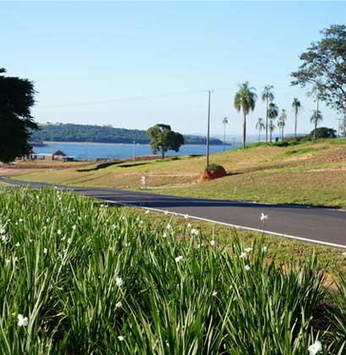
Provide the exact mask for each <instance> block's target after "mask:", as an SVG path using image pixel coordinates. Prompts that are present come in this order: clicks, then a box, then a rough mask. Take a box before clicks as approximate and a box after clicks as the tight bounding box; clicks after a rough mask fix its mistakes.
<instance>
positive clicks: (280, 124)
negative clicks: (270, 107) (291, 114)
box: [278, 109, 287, 140]
mask: <svg viewBox="0 0 346 355" xmlns="http://www.w3.org/2000/svg"><path fill="white" fill-rule="evenodd" d="M286 120H287V114H286V110H285V109H282V111H281V115H280V117H279V121H278V128H279V129H280V130H281V140H282V139H284V129H285V125H286Z"/></svg>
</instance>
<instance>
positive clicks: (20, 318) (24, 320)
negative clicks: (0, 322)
mask: <svg viewBox="0 0 346 355" xmlns="http://www.w3.org/2000/svg"><path fill="white" fill-rule="evenodd" d="M17 318H18V323H17V324H18V325H19V326H20V327H26V326H27V325H28V324H29V321H28V317H23V315H21V314H18V316H17Z"/></svg>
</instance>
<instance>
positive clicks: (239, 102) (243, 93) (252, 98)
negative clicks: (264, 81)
mask: <svg viewBox="0 0 346 355" xmlns="http://www.w3.org/2000/svg"><path fill="white" fill-rule="evenodd" d="M256 99H257V95H256V94H255V93H254V88H252V87H249V83H248V82H245V83H243V84H241V85H239V90H238V92H237V93H236V94H235V97H234V107H235V108H236V110H237V111H238V112H240V111H243V148H245V144H246V116H247V115H248V114H249V113H250V111H253V110H254V109H255V105H256Z"/></svg>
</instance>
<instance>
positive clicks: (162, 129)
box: [147, 124, 184, 159]
mask: <svg viewBox="0 0 346 355" xmlns="http://www.w3.org/2000/svg"><path fill="white" fill-rule="evenodd" d="M147 135H148V136H149V137H150V139H151V140H150V146H151V150H152V152H153V153H154V154H156V153H157V152H161V157H162V159H163V158H164V157H165V154H166V152H167V151H168V150H174V151H176V152H178V151H179V148H180V147H181V145H183V144H184V136H183V135H182V134H180V133H178V132H174V131H172V130H171V126H169V125H166V124H156V125H155V126H153V127H150V128H149V129H148V130H147Z"/></svg>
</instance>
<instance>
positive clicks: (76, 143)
mask: <svg viewBox="0 0 346 355" xmlns="http://www.w3.org/2000/svg"><path fill="white" fill-rule="evenodd" d="M42 143H43V144H46V145H49V144H74V145H85V144H87V145H131V146H132V145H133V143H101V142H100V143H99V142H61V141H60V142H59V141H43V142H42ZM135 145H149V142H148V143H135ZM184 145H185V146H187V145H205V144H204V143H200V144H184ZM210 145H217V146H221V145H222V144H212V143H210ZM225 145H226V146H231V145H232V144H229V143H226V144H225ZM34 146H35V145H34Z"/></svg>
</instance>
